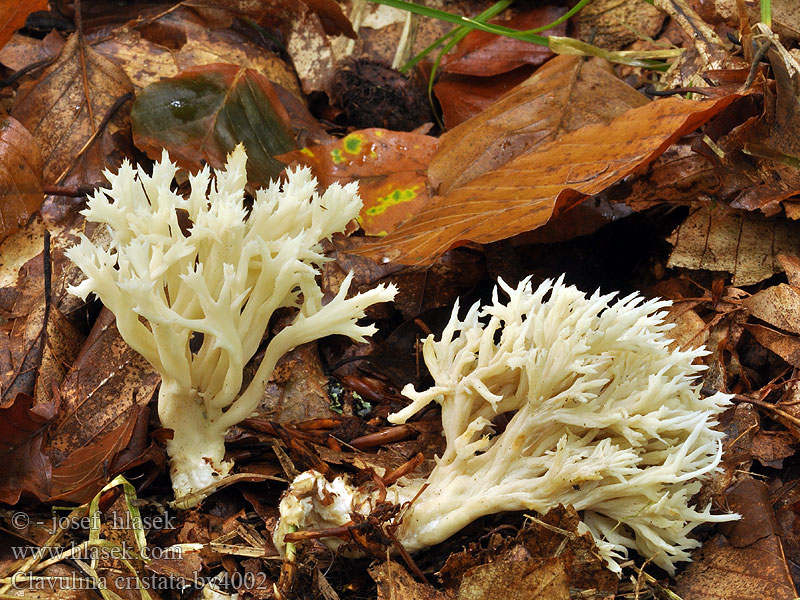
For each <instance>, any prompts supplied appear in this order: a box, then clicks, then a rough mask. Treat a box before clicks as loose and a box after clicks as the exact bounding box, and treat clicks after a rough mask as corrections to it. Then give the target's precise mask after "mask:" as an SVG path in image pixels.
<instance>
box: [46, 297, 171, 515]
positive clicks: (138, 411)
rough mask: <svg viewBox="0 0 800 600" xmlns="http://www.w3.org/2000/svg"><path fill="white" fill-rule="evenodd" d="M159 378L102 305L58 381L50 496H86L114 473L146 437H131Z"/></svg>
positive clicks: (140, 447) (50, 446) (140, 448)
mask: <svg viewBox="0 0 800 600" xmlns="http://www.w3.org/2000/svg"><path fill="white" fill-rule="evenodd" d="M159 381H160V377H159V375H158V373H157V372H156V371H155V370H154V369H153V368H152V367H151V366H150V365H149V364H148V363H147V362H146V361H145V360H144V358H142V357H141V356H140V355H139V354H137V353H136V352H134V351H133V350H132V349H131V348H130V347H129V346H128V345H127V344H126V343H125V342H124V341H123V340H122V338H121V337H120V335H119V333H118V332H117V329H116V327H115V326H114V315H113V314H111V313H110V312H109V311H108V310H107V309H103V312H102V313H101V315H100V317H98V319H97V321H96V322H95V325H94V327H93V328H92V332H91V333H90V335H89V338H88V339H87V340H86V343H85V344H84V345H83V348H82V350H81V353H80V355H79V356H78V357H77V359H76V360H75V364H74V366H73V369H72V371H70V373H69V375H68V376H67V378H66V379H65V380H64V382H63V383H62V385H61V388H60V394H61V398H62V401H61V411H60V415H59V419H58V422H57V423H55V424H54V425H53V427H52V428H51V431H50V434H49V441H48V451H49V453H50V455H51V457H52V460H53V466H54V474H53V496H54V497H56V496H57V497H60V498H65V499H72V500H75V501H78V502H83V501H85V500H84V499H85V498H87V497H89V498H90V497H91V496H92V495H93V494H94V493H96V492H97V490H98V489H99V487H101V486H102V485H103V484H104V483H105V481H106V480H107V474H108V473H112V474H113V473H114V472H115V470H116V469H115V467H119V465H115V457H116V456H117V455H118V454H120V453H121V452H122V451H123V450H124V449H125V448H126V446H128V445H129V443H130V444H134V446H136V447H138V452H139V453H140V454H141V452H143V451H144V449H145V448H144V446H143V443H142V442H143V440H144V439H146V432H147V431H146V426H145V428H144V430H143V431H142V434H144V436H145V437H144V438H140V439H135V438H134V437H133V434H134V429H135V428H136V425H137V422H138V421H139V420H140V419H141V418H143V417H144V419H145V424H146V421H147V418H146V411H145V412H144V413H143V412H142V410H143V409H144V408H145V407H146V406H147V404H148V403H149V402H150V399H151V398H152V396H153V393H154V392H155V389H156V387H157V386H158V383H159Z"/></svg>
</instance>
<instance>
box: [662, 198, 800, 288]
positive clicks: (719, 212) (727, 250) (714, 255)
mask: <svg viewBox="0 0 800 600" xmlns="http://www.w3.org/2000/svg"><path fill="white" fill-rule="evenodd" d="M667 241H668V242H670V243H671V244H672V245H673V246H674V248H673V249H672V254H670V257H669V262H668V263H667V265H668V266H669V267H682V268H685V269H706V270H709V271H727V272H729V273H732V274H733V281H732V283H733V285H735V286H742V285H753V284H755V283H758V282H760V281H763V280H764V279H767V278H768V277H772V275H774V274H775V273H780V272H781V271H782V270H783V269H782V267H781V265H780V262H779V261H778V255H779V254H781V253H783V254H799V253H800V223H797V222H793V221H788V220H786V219H768V218H767V217H764V216H763V215H760V214H758V213H749V212H745V211H741V210H740V211H736V210H731V209H730V208H728V207H727V206H724V205H716V206H713V207H711V206H707V205H706V204H700V205H697V206H696V207H695V208H694V209H693V210H692V212H691V213H689V216H688V217H686V219H685V220H684V221H683V223H681V224H680V226H679V227H678V228H677V229H676V230H675V231H674V232H672V234H671V235H670V236H669V237H668V238H667Z"/></svg>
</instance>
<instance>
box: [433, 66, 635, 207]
mask: <svg viewBox="0 0 800 600" xmlns="http://www.w3.org/2000/svg"><path fill="white" fill-rule="evenodd" d="M645 104H647V99H646V98H645V97H644V96H642V95H641V94H640V93H639V92H637V91H636V90H634V89H633V88H632V87H630V86H629V85H627V84H626V83H623V82H622V81H620V79H619V78H618V77H617V76H616V75H615V74H614V71H613V70H612V69H611V65H610V64H609V63H608V62H607V61H605V60H602V59H594V60H588V61H587V60H584V59H582V58H580V57H577V56H558V57H556V58H554V59H553V60H551V61H550V62H548V63H547V64H546V65H544V66H543V67H541V68H540V69H539V70H537V71H536V73H534V74H533V76H532V77H531V78H530V79H528V80H527V81H525V82H524V83H522V84H520V85H519V86H517V87H516V88H514V89H513V90H512V91H511V92H509V93H508V94H506V95H505V96H503V97H502V98H500V99H499V100H498V101H497V102H495V103H494V104H492V105H491V106H490V107H489V108H487V109H486V110H485V111H483V112H481V113H479V114H478V115H476V116H475V117H474V118H472V119H470V120H469V121H466V122H465V123H462V124H461V125H459V126H458V127H456V128H454V129H452V130H451V131H448V132H447V133H445V134H444V135H443V136H442V138H441V141H440V142H439V149H438V151H437V152H436V154H435V155H434V157H433V159H432V160H431V165H430V167H429V168H428V176H429V177H430V180H431V184H432V185H433V186H434V189H436V190H437V192H438V193H439V194H446V193H447V192H449V191H450V190H451V189H453V188H454V187H458V186H460V185H463V184H465V183H466V182H468V181H471V180H473V179H475V178H476V177H478V176H479V175H482V174H483V173H486V172H487V171H491V170H493V169H496V168H498V167H500V166H501V165H503V164H505V163H507V162H508V161H510V160H511V159H513V158H514V157H516V156H519V155H521V154H523V153H526V152H530V151H531V150H533V149H534V148H536V147H537V146H540V145H541V144H544V143H546V142H549V141H552V140H553V139H555V138H557V137H559V136H561V135H563V134H564V133H568V132H570V131H575V130H577V129H580V128H581V127H584V126H585V125H589V124H592V123H606V124H607V123H610V122H611V121H613V120H614V119H615V118H617V117H619V116H620V115H622V114H624V113H626V112H627V111H628V110H630V109H631V108H636V107H639V106H643V105H645ZM643 124H644V123H643ZM632 125H633V124H632Z"/></svg>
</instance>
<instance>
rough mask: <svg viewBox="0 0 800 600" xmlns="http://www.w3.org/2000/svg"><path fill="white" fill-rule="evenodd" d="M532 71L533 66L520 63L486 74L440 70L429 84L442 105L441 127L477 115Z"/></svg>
mask: <svg viewBox="0 0 800 600" xmlns="http://www.w3.org/2000/svg"><path fill="white" fill-rule="evenodd" d="M532 73H533V67H520V68H519V69H514V70H513V71H509V72H508V73H503V74H502V75H496V76H494V77H490V78H485V77H477V76H475V75H453V74H449V73H443V74H442V76H441V77H439V79H438V80H437V81H436V84H435V85H434V86H433V93H434V94H436V99H437V100H438V101H439V106H441V107H442V119H443V120H444V126H445V128H447V129H452V128H453V127H455V126H456V125H460V124H461V123H463V122H464V121H466V120H467V119H471V118H472V117H475V116H477V115H479V114H480V113H482V112H483V111H484V110H486V109H487V108H489V106H491V105H492V104H494V102H496V101H497V100H498V99H499V98H500V97H501V96H502V95H503V94H506V93H508V92H509V91H511V90H512V89H513V88H515V87H516V86H518V85H519V84H520V83H522V82H523V81H525V80H526V79H528V77H530V76H531V74H532Z"/></svg>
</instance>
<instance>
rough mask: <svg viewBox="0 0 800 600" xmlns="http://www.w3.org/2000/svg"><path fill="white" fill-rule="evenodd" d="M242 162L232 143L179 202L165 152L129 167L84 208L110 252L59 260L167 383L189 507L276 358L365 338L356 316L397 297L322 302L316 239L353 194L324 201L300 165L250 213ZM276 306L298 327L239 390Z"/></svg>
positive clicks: (387, 293) (224, 467)
mask: <svg viewBox="0 0 800 600" xmlns="http://www.w3.org/2000/svg"><path fill="white" fill-rule="evenodd" d="M246 162H247V156H246V154H245V151H244V147H243V146H241V145H240V146H238V147H237V148H236V149H235V150H234V151H233V152H232V153H231V154H230V156H228V161H227V164H226V167H225V170H223V171H217V172H216V176H215V177H214V178H212V173H211V171H210V170H209V169H208V168H204V169H203V170H201V171H200V172H199V173H197V174H196V175H193V176H190V178H189V181H190V184H191V193H190V194H189V195H188V197H186V198H184V197H182V196H181V195H179V194H177V193H176V192H175V191H174V190H172V188H171V185H172V181H173V178H174V176H175V173H176V171H177V168H176V166H175V165H174V164H172V163H170V162H169V157H168V156H167V153H166V151H164V154H163V157H162V160H161V162H159V163H157V164H156V165H155V166H154V168H153V174H152V176H150V175H147V174H146V173H145V172H144V171H143V170H142V169H141V168H138V169H134V168H133V167H132V166H131V165H130V163H128V162H125V163H124V164H123V165H122V167H121V168H120V170H119V172H118V173H117V174H112V173H110V172H106V177H107V178H108V180H109V182H110V183H111V188H110V189H108V190H98V191H97V192H95V194H94V195H93V196H92V197H91V198H90V199H89V202H88V205H87V208H86V210H84V211H83V214H84V215H85V216H86V218H87V220H89V221H94V222H97V223H104V224H106V225H107V226H108V231H109V234H110V238H111V241H110V244H109V246H108V248H104V247H100V246H97V245H95V244H94V243H92V242H91V241H90V240H89V239H88V238H86V237H85V236H82V239H81V241H80V243H79V244H78V245H76V246H74V247H73V248H71V249H70V250H69V251H68V253H67V255H68V256H69V258H70V259H71V260H72V261H73V262H74V263H75V264H76V265H78V267H80V269H81V270H82V271H83V273H84V274H85V275H86V279H84V280H83V282H82V283H80V284H79V285H78V286H75V287H73V288H71V289H70V291H71V292H72V293H74V294H76V295H78V296H81V297H82V298H86V296H87V295H88V294H89V293H94V294H96V295H97V296H98V297H99V298H100V300H102V302H103V304H104V305H105V306H107V307H108V308H109V309H110V310H111V311H112V312H113V313H114V315H115V316H116V319H117V328H118V329H119V331H120V334H121V335H122V337H123V338H124V339H125V341H126V342H127V343H128V344H129V345H130V346H131V347H132V348H134V349H135V350H136V351H137V352H139V353H140V354H142V355H143V356H144V357H145V358H146V359H147V360H148V361H149V362H150V364H152V365H153V366H154V367H155V368H156V369H158V371H159V372H160V373H161V376H162V383H161V390H160V393H159V398H158V413H159V417H160V419H161V424H162V425H163V426H164V427H168V428H170V429H172V430H173V431H174V437H173V438H172V440H170V441H169V442H168V444H167V451H168V453H169V456H170V463H171V472H172V484H173V488H174V490H175V494H176V496H177V497H178V498H181V497H188V498H189V499H188V500H186V501H185V503H187V504H190V503H193V502H196V501H198V500H199V499H200V498H201V497H202V495H201V494H198V493H197V492H199V491H200V490H201V489H203V488H205V487H207V486H209V485H212V484H214V483H215V482H216V481H218V479H219V477H220V476H222V475H225V474H226V473H228V472H229V470H230V468H231V463H230V462H229V461H225V460H224V456H225V444H224V440H225V433H226V432H227V431H228V429H229V428H230V427H231V426H233V425H235V424H237V423H238V422H240V421H241V420H242V419H245V418H246V417H248V416H250V414H251V413H252V412H253V410H254V409H255V408H256V407H257V405H258V403H259V401H260V400H261V398H262V394H263V390H264V385H265V383H266V381H267V380H268V379H269V377H270V375H271V374H272V371H273V370H274V368H275V364H276V363H277V361H278V359H279V358H280V357H281V356H283V354H285V353H286V352H288V351H289V350H291V349H292V348H294V347H295V346H298V345H300V344H304V343H306V342H309V341H311V340H314V339H318V338H320V337H324V336H327V335H334V334H339V335H346V336H349V337H350V338H352V339H354V340H362V339H363V338H364V336H368V335H371V334H372V333H374V331H375V329H374V327H373V326H362V325H358V324H357V322H356V321H357V319H359V318H361V317H363V316H364V310H365V309H366V308H367V307H368V306H370V305H372V304H375V303H376V302H386V301H389V300H391V299H392V298H393V297H394V294H395V289H394V288H393V287H392V286H389V287H384V286H380V287H378V288H375V289H373V290H370V291H368V292H365V293H362V294H357V295H355V296H353V297H352V298H346V295H347V291H348V286H349V284H350V280H351V277H350V276H348V277H347V278H346V279H345V281H344V283H343V284H342V286H341V289H340V291H339V293H338V294H337V295H336V296H335V297H334V299H333V300H331V301H330V302H329V303H328V304H326V305H324V306H323V304H322V291H321V290H320V288H319V286H318V285H317V282H316V280H315V276H316V275H317V272H318V269H319V267H320V265H321V264H322V263H323V262H325V260H326V259H325V257H324V256H323V254H322V250H321V248H320V246H319V242H320V241H321V240H322V239H324V238H327V237H329V236H330V235H331V234H333V233H334V232H337V231H342V230H343V229H344V228H345V226H346V225H347V224H348V222H349V221H350V220H351V219H353V218H354V217H355V216H356V215H357V214H358V211H359V208H360V207H361V199H360V198H359V197H358V194H357V188H356V186H355V185H354V184H348V185H346V186H344V187H342V186H339V185H337V184H334V185H332V186H330V187H329V188H328V189H327V190H326V191H325V193H324V194H323V195H322V196H320V195H318V194H317V193H316V186H317V181H316V180H315V179H314V178H313V177H312V176H311V172H310V171H309V169H307V168H305V169H298V170H296V171H294V172H289V174H288V179H287V181H286V183H285V184H284V185H283V187H281V186H280V185H279V184H278V183H275V182H273V183H271V184H270V185H269V187H268V188H267V189H261V190H258V192H257V194H256V198H255V200H254V202H253V205H252V208H251V209H250V210H249V211H248V210H247V208H246V207H245V205H244V187H245V183H246V175H245V164H246ZM181 215H183V218H184V219H183V220H182V217H181ZM280 308H292V309H296V314H295V316H294V319H293V320H292V321H291V323H290V324H289V325H288V326H286V327H285V328H284V329H282V330H281V331H280V332H279V333H278V334H276V335H275V336H274V337H273V338H272V339H271V340H270V341H269V343H268V344H267V345H266V348H265V349H264V352H263V358H262V359H261V363H260V365H259V366H258V369H257V372H256V374H255V376H254V377H253V379H252V381H251V382H250V383H249V384H248V385H247V386H246V387H245V388H244V389H241V388H242V384H243V368H244V366H245V364H246V363H247V362H248V361H249V360H250V358H252V357H253V355H254V354H255V353H256V351H257V350H258V349H259V347H260V346H261V344H262V338H263V337H264V334H265V332H266V330H267V327H268V325H269V322H270V317H271V316H272V315H273V313H274V312H275V311H276V310H278V309H280Z"/></svg>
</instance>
